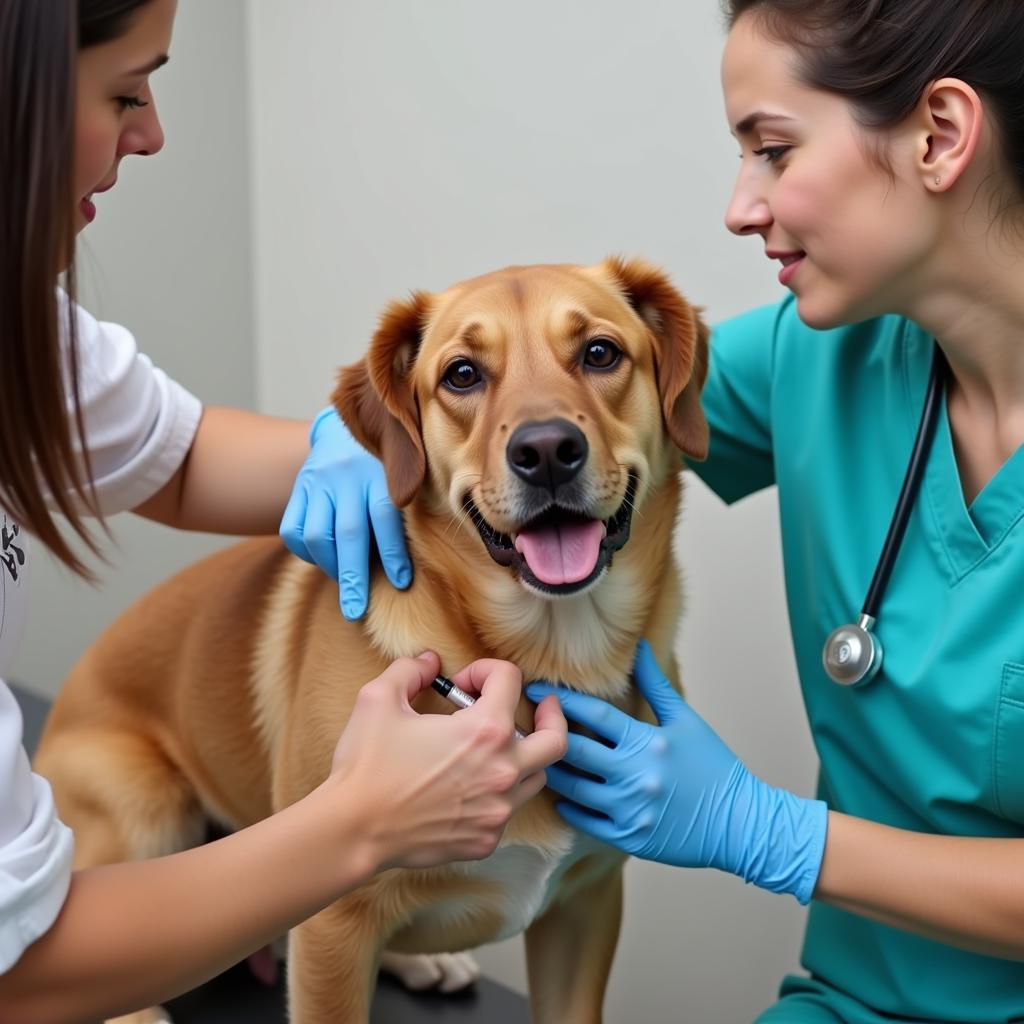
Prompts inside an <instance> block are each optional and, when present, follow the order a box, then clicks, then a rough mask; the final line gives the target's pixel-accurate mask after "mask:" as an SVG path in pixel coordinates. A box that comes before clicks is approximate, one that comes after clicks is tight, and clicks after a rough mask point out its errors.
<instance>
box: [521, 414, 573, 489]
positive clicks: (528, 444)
mask: <svg viewBox="0 0 1024 1024" xmlns="http://www.w3.org/2000/svg"><path fill="white" fill-rule="evenodd" d="M589 450H590V448H589V445H588V444H587V438H586V435H585V434H584V433H583V431H582V430H580V428H579V427H577V426H575V425H574V424H572V423H570V422H569V421H568V420H544V422H542V423H524V424H522V425H521V426H519V427H516V429H515V430H514V431H513V432H512V436H511V437H510V438H509V439H508V447H507V448H506V449H505V457H506V458H507V459H508V464H509V466H511V468H512V472H513V473H515V474H516V476H518V477H519V478H520V479H521V480H525V481H526V482H527V483H528V484H534V485H536V486H537V487H546V488H548V489H549V490H550V491H551V493H552V494H554V492H555V488H556V487H558V486H559V484H565V483H568V482H569V481H570V480H572V478H573V477H574V476H576V474H577V473H579V471H580V470H581V469H582V468H583V466H584V464H585V463H586V461H587V453H588V452H589Z"/></svg>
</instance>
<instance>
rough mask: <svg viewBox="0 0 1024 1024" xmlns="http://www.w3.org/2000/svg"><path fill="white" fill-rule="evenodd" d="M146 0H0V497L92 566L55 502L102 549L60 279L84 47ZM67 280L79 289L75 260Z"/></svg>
mask: <svg viewBox="0 0 1024 1024" xmlns="http://www.w3.org/2000/svg"><path fill="white" fill-rule="evenodd" d="M148 2H149V0H0V359H2V361H3V362H2V367H3V370H2V372H3V378H4V380H3V384H4V388H3V396H2V398H0V505H2V506H3V508H4V510H5V511H6V512H8V513H10V514H11V515H12V516H13V517H15V518H16V519H17V520H18V521H19V522H20V523H21V524H22V525H23V526H25V527H26V528H27V529H28V530H29V531H31V532H32V533H33V534H34V535H35V536H37V537H38V538H39V539H40V540H41V541H42V542H43V543H44V544H45V545H46V546H47V547H48V548H49V549H50V550H51V551H52V552H53V554H55V555H56V556H57V557H58V558H59V559H60V560H61V561H62V562H64V564H65V565H67V566H69V567H70V568H71V569H73V570H74V571H75V572H78V573H81V574H83V575H87V576H88V575H90V573H89V572H88V570H87V568H86V567H85V565H84V563H83V562H82V561H81V559H80V558H79V557H78V555H77V554H76V553H75V551H74V550H73V549H72V548H71V546H70V545H69V544H68V541H67V540H66V539H65V538H64V536H63V535H62V534H61V531H60V528H59V526H58V525H57V521H56V520H55V519H54V514H53V512H52V511H51V505H52V506H53V507H55V508H56V510H57V511H59V512H60V513H62V514H63V515H64V516H65V517H66V519H67V521H68V522H69V524H70V525H71V527H72V529H73V530H74V531H75V533H77V535H78V536H79V537H80V538H81V539H82V540H84V541H85V543H86V544H87V546H88V547H89V548H90V549H91V550H92V551H93V552H95V551H96V545H95V542H94V541H93V539H92V537H91V534H90V533H89V531H88V530H87V528H86V527H85V525H84V523H83V521H82V508H84V509H86V510H88V511H91V512H93V513H96V512H97V511H98V510H97V509H96V502H95V496H94V493H93V490H92V482H91V480H90V467H89V459H88V453H87V451H86V450H85V443H84V437H85V434H84V430H83V425H82V415H81V410H80V407H79V398H78V352H77V347H76V338H75V325H74V313H73V306H72V305H71V304H63V303H59V302H58V298H57V290H56V284H57V275H58V272H59V271H60V270H61V268H62V266H63V265H66V264H67V263H68V262H69V259H70V257H71V255H72V254H73V253H74V245H75V228H74V210H75V206H76V202H77V200H78V199H79V198H80V197H77V196H75V195H74V194H73V193H74V158H75V87H76V65H77V53H78V50H79V48H81V47H87V46H95V45H98V44H100V43H104V42H107V41H109V40H111V39H115V38H117V37H118V36H119V35H121V34H122V33H123V32H124V31H125V30H126V28H127V27H128V24H129V21H130V19H131V16H132V14H133V13H134V12H135V11H136V9H138V8H140V7H142V6H143V5H144V4H146V3H148ZM66 286H67V290H68V292H69V295H70V296H71V298H72V299H73V298H74V292H75V273H74V265H73V262H71V265H70V266H68V270H67V276H66ZM62 321H64V322H63V323H62ZM62 334H64V344H63V346H62V342H61V336H62ZM62 348H63V349H64V350H65V353H66V359H67V370H68V373H67V374H66V375H65V373H64V369H65V366H64V358H65V356H62ZM76 446H77V447H78V449H79V450H80V451H81V453H82V456H83V457H82V458H81V460H79V457H78V456H77V455H76ZM47 494H49V495H50V496H51V497H50V500H49V503H48V501H47V497H46V496H47Z"/></svg>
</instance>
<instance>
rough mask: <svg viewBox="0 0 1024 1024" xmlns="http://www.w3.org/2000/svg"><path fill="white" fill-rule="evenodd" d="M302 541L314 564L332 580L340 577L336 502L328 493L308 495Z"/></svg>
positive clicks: (317, 491) (319, 491)
mask: <svg viewBox="0 0 1024 1024" xmlns="http://www.w3.org/2000/svg"><path fill="white" fill-rule="evenodd" d="M302 539H303V541H304V542H305V545H306V550H307V551H308V552H309V554H310V557H311V558H312V560H313V562H314V563H316V564H317V565H318V566H320V568H321V569H323V571H324V572H325V573H327V575H328V576H330V577H331V579H337V577H338V554H337V551H336V549H335V546H334V502H333V501H332V500H331V497H330V495H329V494H327V492H326V491H322V490H319V489H315V490H313V491H312V492H311V493H309V494H308V495H307V502H306V520H305V522H304V523H303V524H302Z"/></svg>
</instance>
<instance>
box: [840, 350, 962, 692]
mask: <svg viewBox="0 0 1024 1024" xmlns="http://www.w3.org/2000/svg"><path fill="white" fill-rule="evenodd" d="M946 365H947V364H946V359H945V356H944V355H943V354H942V349H941V348H940V347H939V346H938V345H936V346H935V355H934V357H933V359H932V372H931V376H930V377H929V378H928V393H927V394H926V395H925V399H924V409H923V410H922V412H921V423H920V425H919V426H918V428H917V437H916V438H915V439H914V448H913V450H912V451H911V453H910V464H909V465H908V466H907V475H906V476H905V477H904V478H903V487H902V488H901V489H900V495H899V497H898V498H897V499H896V510H895V511H894V512H893V515H892V522H891V523H890V524H889V532H888V534H887V535H886V538H885V544H884V545H883V547H882V554H881V557H880V558H879V559H878V565H877V566H876V568H875V575H874V576H873V577H872V579H871V586H870V587H869V588H868V595H867V597H865V598H864V607H863V608H862V609H861V613H860V618H859V619H858V620H857V623H856V625H854V624H852V623H851V624H849V625H846V626H839V627H838V628H837V629H834V630H832V632H831V633H830V634H829V638H828V639H827V640H826V641H825V648H824V650H823V651H822V652H821V660H822V663H823V665H824V666H825V672H826V673H827V674H828V677H829V679H831V680H832V682H834V683H838V684H839V685H840V686H863V685H864V684H865V683H869V682H871V680H872V679H874V678H875V676H876V675H877V674H878V670H879V669H880V668H881V667H882V644H881V641H880V640H879V639H878V637H877V636H875V634H874V632H873V630H874V628H875V625H876V623H877V622H878V606H879V605H880V604H881V603H882V595H883V594H884V593H885V588H886V587H887V586H888V584H889V577H890V576H891V575H892V569H893V565H894V564H895V563H896V556H897V555H898V554H899V552H900V544H901V543H902V542H903V534H904V533H906V530H907V523H908V522H909V521H910V513H911V512H912V511H913V508H914V501H915V500H916V498H917V495H918V492H919V491H920V489H921V477H922V476H923V475H924V466H925V462H926V461H927V458H928V451H929V449H930V448H931V443H932V438H933V437H934V436H935V425H936V424H937V423H938V420H939V409H940V408H941V402H942V388H943V383H944V381H945V376H946Z"/></svg>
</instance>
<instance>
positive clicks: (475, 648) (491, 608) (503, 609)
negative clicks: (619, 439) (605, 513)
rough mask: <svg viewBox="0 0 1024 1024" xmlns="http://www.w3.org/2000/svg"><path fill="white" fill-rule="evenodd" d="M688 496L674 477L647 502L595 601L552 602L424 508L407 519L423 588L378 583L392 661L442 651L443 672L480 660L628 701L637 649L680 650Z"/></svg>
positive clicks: (383, 633)
mask: <svg viewBox="0 0 1024 1024" xmlns="http://www.w3.org/2000/svg"><path fill="white" fill-rule="evenodd" d="M679 491H680V486H679V482H678V477H677V475H675V474H673V475H671V476H670V477H669V479H667V480H666V481H665V482H664V483H663V484H662V485H661V486H660V487H659V488H658V489H657V490H656V491H655V492H654V493H652V494H651V495H650V496H649V497H648V499H647V500H646V501H645V502H644V507H643V509H642V510H641V515H639V516H638V517H637V519H636V520H635V521H634V523H633V532H632V535H631V537H630V540H629V542H628V543H627V544H626V546H625V547H624V548H623V549H622V550H621V551H619V552H617V553H616V554H615V556H614V558H613V561H612V565H611V567H610V568H609V569H608V571H607V572H606V573H605V575H604V577H603V578H602V579H601V580H600V581H598V583H597V584H596V585H595V586H593V587H592V588H591V589H589V590H588V591H586V592H584V593H581V594H578V595H574V596H572V597H565V598H556V599H551V598H546V597H543V596H541V595H540V594H536V593H534V592H532V591H530V590H529V589H528V588H527V587H526V586H524V585H523V584H522V583H521V582H519V581H518V580H516V579H515V578H514V577H513V575H512V574H511V573H510V572H509V570H508V569H506V568H503V567H502V566H499V565H497V564H495V563H494V562H493V561H492V560H491V558H490V556H489V555H488V554H487V552H486V551H485V550H484V548H483V546H482V544H481V543H480V539H479V537H478V536H477V535H476V533H475V531H473V530H472V528H471V527H470V528H466V527H461V526H460V527H455V526H453V525H452V524H451V523H450V521H447V520H444V519H443V517H439V516H437V515H435V514H432V513H431V512H430V511H429V509H426V508H424V507H422V506H420V505H417V504H416V503H414V505H413V506H411V507H410V509H408V510H407V512H406V522H407V527H408V531H407V532H408V535H409V542H410V543H409V546H410V554H411V556H412V560H413V564H414V565H415V567H416V570H415V580H414V582H413V585H412V587H411V588H410V589H409V590H408V591H405V592H399V591H395V590H393V589H392V588H390V587H388V586H387V585H386V584H383V583H378V584H377V585H376V586H375V588H374V591H373V594H374V597H373V600H372V601H371V608H370V614H369V617H368V621H367V625H368V628H369V630H370V633H371V635H372V636H373V639H374V642H375V644H376V645H377V646H378V647H379V648H380V649H381V650H382V651H383V653H384V654H385V655H386V656H387V657H398V656H401V655H407V654H410V653H417V652H418V651H420V650H423V649H425V648H430V649H432V650H435V651H437V652H438V654H440V656H441V659H442V671H444V672H455V671H457V670H458V669H459V668H461V667H462V666H463V665H465V664H466V663H467V662H469V661H472V660H474V659H476V658H480V657H495V658H504V659H507V660H510V661H513V662H515V663H516V664H517V665H518V666H519V667H520V669H521V670H522V672H523V676H524V678H525V679H532V678H543V679H549V680H551V681H553V682H561V683H566V684H569V685H572V686H574V687H577V688H580V689H583V690H586V691H587V692H590V693H594V694H597V695H599V696H603V697H606V698H609V699H616V698H619V697H621V696H622V695H623V694H624V693H625V691H626V689H627V688H628V685H629V673H630V668H631V666H632V663H633V656H634V652H635V647H636V643H637V641H638V640H639V639H640V638H641V637H644V636H646V637H648V639H650V640H651V641H652V643H653V644H654V646H655V650H656V652H658V653H661V654H663V655H665V654H667V653H668V652H670V651H671V647H672V637H673V633H674V623H675V620H676V618H677V611H678V589H679V588H678V579H677V573H676V571H675V565H674V561H673V558H672V532H673V528H674V523H675V515H676V510H677V508H678V500H679Z"/></svg>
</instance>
